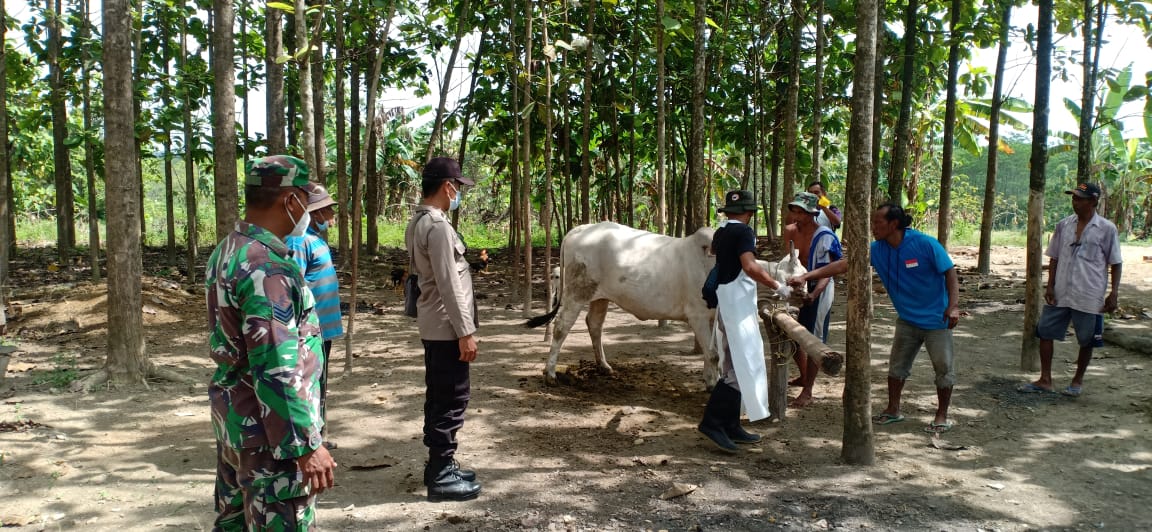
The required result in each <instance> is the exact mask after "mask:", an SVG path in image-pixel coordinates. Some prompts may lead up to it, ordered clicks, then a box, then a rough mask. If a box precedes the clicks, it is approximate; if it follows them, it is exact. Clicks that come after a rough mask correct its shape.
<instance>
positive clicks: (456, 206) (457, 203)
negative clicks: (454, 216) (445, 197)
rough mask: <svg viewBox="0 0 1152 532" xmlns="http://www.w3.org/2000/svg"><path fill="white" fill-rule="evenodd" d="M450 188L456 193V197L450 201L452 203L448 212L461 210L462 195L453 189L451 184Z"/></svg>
mask: <svg viewBox="0 0 1152 532" xmlns="http://www.w3.org/2000/svg"><path fill="white" fill-rule="evenodd" d="M448 186H450V187H452V191H453V192H455V193H456V197H454V198H450V199H449V201H450V203H449V204H448V210H450V211H454V210H456V209H459V208H460V196H461V194H460V191H459V190H457V189H456V187H453V186H452V185H451V184H449V185H448Z"/></svg>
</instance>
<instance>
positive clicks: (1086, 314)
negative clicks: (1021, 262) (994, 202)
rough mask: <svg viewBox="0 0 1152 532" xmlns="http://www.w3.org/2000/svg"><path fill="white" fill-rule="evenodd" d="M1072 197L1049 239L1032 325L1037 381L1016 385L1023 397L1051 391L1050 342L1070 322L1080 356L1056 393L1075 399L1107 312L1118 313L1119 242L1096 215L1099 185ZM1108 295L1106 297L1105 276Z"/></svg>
mask: <svg viewBox="0 0 1152 532" xmlns="http://www.w3.org/2000/svg"><path fill="white" fill-rule="evenodd" d="M1065 193H1067V194H1071V195H1072V210H1073V212H1075V214H1073V215H1071V216H1069V217H1067V218H1064V219H1063V220H1060V221H1059V222H1058V223H1057V224H1056V229H1055V230H1054V231H1052V238H1051V240H1049V241H1048V249H1047V251H1045V252H1044V254H1045V255H1048V257H1049V262H1048V286H1047V287H1046V288H1045V289H1044V302H1045V303H1046V304H1045V305H1044V310H1043V312H1042V313H1041V314H1040V323H1039V324H1038V325H1037V326H1036V336H1037V337H1039V338H1040V379H1039V380H1037V381H1035V382H1029V383H1025V384H1022V385H1020V387H1019V388H1017V389H1016V390H1017V391H1019V392H1021V393H1044V392H1047V393H1051V392H1052V391H1053V387H1052V350H1053V345H1052V341H1053V340H1064V334H1065V333H1066V332H1067V331H1068V324H1069V323H1071V324H1072V327H1073V329H1075V331H1076V341H1077V343H1078V344H1079V345H1080V353H1079V356H1078V358H1077V359H1076V374H1075V375H1073V376H1072V383H1071V384H1069V385H1068V387H1067V388H1064V389H1063V390H1061V391H1060V393H1062V394H1064V395H1067V396H1070V397H1079V396H1080V393H1081V391H1082V390H1083V385H1084V372H1085V371H1086V370H1087V369H1088V363H1089V362H1091V361H1092V348H1093V347H1099V346H1102V345H1103V331H1104V316H1103V313H1105V312H1112V311H1113V310H1116V301H1117V292H1118V291H1119V289H1120V267H1121V264H1122V263H1123V260H1122V259H1121V257H1120V239H1119V237H1118V235H1117V232H1116V225H1115V224H1113V223H1112V222H1110V221H1108V220H1106V219H1105V218H1104V217H1102V216H1100V215H1099V214H1096V204H1097V203H1099V201H1100V187H1098V186H1096V184H1094V183H1080V184H1078V185H1076V188H1075V189H1072V190H1068V191H1065ZM1109 271H1111V274H1112V283H1111V284H1112V291H1111V293H1109V294H1108V296H1107V297H1105V296H1104V292H1105V291H1106V290H1107V288H1108V274H1109Z"/></svg>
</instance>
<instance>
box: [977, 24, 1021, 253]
mask: <svg viewBox="0 0 1152 532" xmlns="http://www.w3.org/2000/svg"><path fill="white" fill-rule="evenodd" d="M1011 23H1012V3H1011V2H1004V14H1003V15H1002V16H1001V19H1000V49H999V51H998V52H997V54H996V78H995V81H993V82H992V108H991V110H990V111H989V113H988V114H989V117H988V170H987V174H986V176H985V178H984V209H983V213H982V214H981V216H980V251H979V256H978V257H977V259H976V269H977V271H979V272H980V275H988V272H989V271H990V270H991V262H992V222H993V220H994V219H995V217H996V214H995V213H994V212H993V211H992V209H993V208H994V207H995V206H996V172H997V166H996V161H997V159H998V158H999V156H1000V107H1001V106H1002V105H1003V103H1004V66H1005V65H1006V64H1007V63H1008V47H1009V46H1011V45H1012V43H1011V41H1009V40H1008V36H1009V31H1010V30H1011V29H1012V25H1011Z"/></svg>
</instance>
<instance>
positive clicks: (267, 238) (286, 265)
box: [205, 155, 336, 530]
mask: <svg viewBox="0 0 1152 532" xmlns="http://www.w3.org/2000/svg"><path fill="white" fill-rule="evenodd" d="M245 173H246V177H245V179H244V184H245V189H244V196H245V201H246V204H247V207H246V211H245V216H244V220H243V221H241V222H238V223H237V224H236V229H235V230H234V231H233V232H232V233H230V234H229V235H228V236H226V237H225V238H224V240H222V241H221V242H220V244H219V245H218V246H216V250H215V251H213V252H212V256H211V258H209V259H208V268H207V273H206V275H205V285H206V292H207V300H208V327H209V330H210V331H211V337H210V340H209V343H210V347H211V351H212V352H211V357H212V360H213V361H214V362H215V363H216V372H215V374H214V375H213V376H212V382H211V384H210V386H209V388H208V396H209V399H210V401H211V408H212V427H213V429H214V431H215V433H216V450H217V454H216V457H217V458H216V511H217V517H216V523H215V526H214V529H215V530H245V529H248V530H311V529H314V528H315V525H314V520H315V507H314V505H315V500H316V495H317V494H319V493H320V492H322V491H324V490H325V489H327V488H329V487H332V486H333V484H334V477H333V470H334V468H335V467H336V463H335V462H334V461H333V460H332V457H331V456H330V455H329V454H328V450H327V449H326V448H325V447H324V445H323V444H322V438H321V429H322V428H323V424H324V422H323V420H322V418H321V416H320V404H319V395H320V394H319V377H320V371H321V368H322V367H323V362H324V360H323V356H324V355H323V351H322V348H321V336H320V325H319V321H318V319H317V317H316V314H315V312H314V308H313V307H314V306H315V301H314V299H313V297H312V292H311V291H310V290H309V289H308V287H307V285H306V284H305V282H304V277H303V274H302V273H301V272H300V268H299V267H298V266H297V265H296V263H295V262H294V261H293V260H292V258H291V256H290V253H289V251H288V248H287V246H286V245H285V244H284V239H285V238H286V237H287V236H288V235H290V234H302V233H303V230H304V229H305V228H306V227H307V226H308V223H309V219H308V213H307V209H306V206H305V205H306V203H305V202H306V201H307V197H308V196H307V194H306V193H305V192H304V191H303V190H302V189H301V188H300V187H302V186H304V185H306V184H308V168H307V166H306V165H305V164H304V161H301V160H300V159H297V158H295V157H290V156H284V155H277V156H271V157H264V158H261V159H256V160H253V161H251V162H250V163H249V165H248V168H247V169H246V172H245Z"/></svg>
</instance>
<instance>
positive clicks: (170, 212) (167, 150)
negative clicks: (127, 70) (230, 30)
mask: <svg viewBox="0 0 1152 532" xmlns="http://www.w3.org/2000/svg"><path fill="white" fill-rule="evenodd" d="M168 31H169V29H168V27H167V26H163V25H162V26H161V27H160V40H161V42H162V43H163V44H161V45H160V49H161V52H160V53H161V54H162V55H163V56H164V57H165V58H170V57H172V53H171V52H172V50H171V47H172V44H171V43H172V39H171V37H170V36H169V35H168ZM172 86H173V84H172V70H171V68H169V66H168V61H167V59H166V60H165V61H164V84H163V85H162V86H161V87H160V101H161V102H162V104H163V105H164V108H165V109H172ZM162 127H163V128H164V131H163V135H164V143H163V144H164V223H165V233H166V234H167V237H168V238H167V246H166V247H167V250H168V264H169V265H170V266H176V199H175V198H176V191H175V187H174V186H173V181H172V122H171V120H170V119H169V120H164V121H163V122H162Z"/></svg>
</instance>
